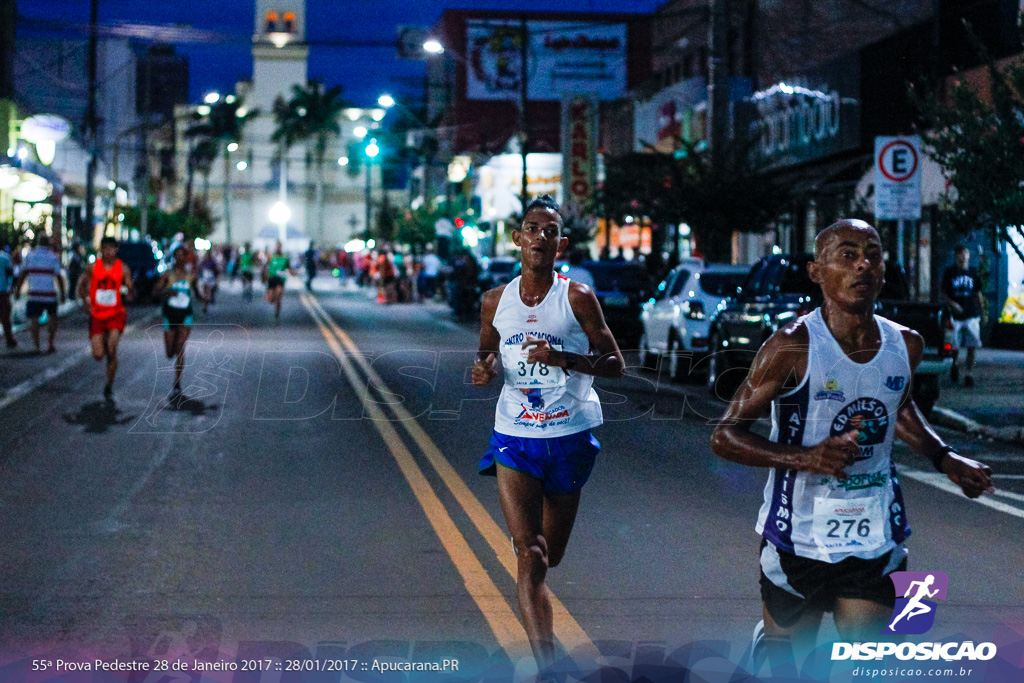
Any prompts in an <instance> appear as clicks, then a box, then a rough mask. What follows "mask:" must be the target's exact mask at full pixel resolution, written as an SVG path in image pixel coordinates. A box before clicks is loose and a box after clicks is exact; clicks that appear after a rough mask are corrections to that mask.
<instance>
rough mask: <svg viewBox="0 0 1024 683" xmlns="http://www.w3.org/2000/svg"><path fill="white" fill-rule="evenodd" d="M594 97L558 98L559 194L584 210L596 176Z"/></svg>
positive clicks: (580, 210)
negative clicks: (560, 173)
mask: <svg viewBox="0 0 1024 683" xmlns="http://www.w3.org/2000/svg"><path fill="white" fill-rule="evenodd" d="M597 107H598V104H597V101H596V100H594V99H591V98H589V97H586V96H583V95H577V96H575V97H569V98H566V99H564V100H562V197H564V198H565V203H566V204H568V203H569V202H572V203H573V205H574V207H573V209H574V210H576V211H577V212H578V213H582V211H584V210H586V208H587V207H588V206H589V204H590V201H591V199H592V198H593V196H594V184H595V182H596V180H597Z"/></svg>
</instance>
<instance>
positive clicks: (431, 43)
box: [423, 38, 444, 55]
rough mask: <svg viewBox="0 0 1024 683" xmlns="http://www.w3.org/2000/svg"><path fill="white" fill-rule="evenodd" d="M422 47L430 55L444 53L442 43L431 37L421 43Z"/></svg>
mask: <svg viewBox="0 0 1024 683" xmlns="http://www.w3.org/2000/svg"><path fill="white" fill-rule="evenodd" d="M423 49H424V50H425V51H426V52H429V53H430V54H432V55H440V54H444V45H442V44H441V43H440V42H438V41H436V40H434V39H433V38H431V39H430V40H428V41H427V42H425V43H423Z"/></svg>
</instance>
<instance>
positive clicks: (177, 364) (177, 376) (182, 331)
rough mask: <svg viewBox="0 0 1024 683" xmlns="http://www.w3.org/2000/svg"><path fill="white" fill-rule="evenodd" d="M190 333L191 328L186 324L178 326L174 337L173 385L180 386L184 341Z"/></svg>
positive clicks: (182, 370)
mask: <svg viewBox="0 0 1024 683" xmlns="http://www.w3.org/2000/svg"><path fill="white" fill-rule="evenodd" d="M190 334H192V328H191V327H188V326H186V325H181V326H180V327H178V330H177V336H176V338H175V351H174V352H175V353H176V354H177V358H176V359H175V361H174V386H175V387H178V388H180V387H181V373H182V372H184V371H185V342H187V341H188V338H189V335H190Z"/></svg>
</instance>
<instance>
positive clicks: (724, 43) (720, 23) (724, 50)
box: [708, 0, 729, 172]
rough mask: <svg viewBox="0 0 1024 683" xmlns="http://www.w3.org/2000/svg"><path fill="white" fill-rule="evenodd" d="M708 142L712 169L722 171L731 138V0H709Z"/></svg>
mask: <svg viewBox="0 0 1024 683" xmlns="http://www.w3.org/2000/svg"><path fill="white" fill-rule="evenodd" d="M708 1H709V2H710V3H711V7H710V9H711V23H710V26H709V27H708V114H709V118H710V121H709V124H708V146H709V147H710V149H711V169H712V171H714V172H717V171H720V170H721V168H722V162H723V161H724V153H725V145H726V142H727V141H728V139H729V6H728V0H708Z"/></svg>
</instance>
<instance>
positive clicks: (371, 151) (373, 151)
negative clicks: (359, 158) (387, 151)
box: [366, 139, 380, 159]
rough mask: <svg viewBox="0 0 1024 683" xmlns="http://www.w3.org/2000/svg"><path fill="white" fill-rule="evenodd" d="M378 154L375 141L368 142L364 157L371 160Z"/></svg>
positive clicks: (378, 149) (378, 148)
mask: <svg viewBox="0 0 1024 683" xmlns="http://www.w3.org/2000/svg"><path fill="white" fill-rule="evenodd" d="M378 154H380V147H378V146H377V140H376V139H374V140H370V144H368V145H367V146H366V156H368V157H370V158H371V159H372V158H374V157H375V156H377V155H378Z"/></svg>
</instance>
